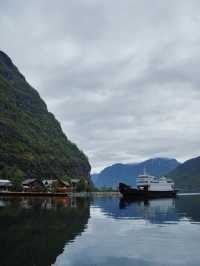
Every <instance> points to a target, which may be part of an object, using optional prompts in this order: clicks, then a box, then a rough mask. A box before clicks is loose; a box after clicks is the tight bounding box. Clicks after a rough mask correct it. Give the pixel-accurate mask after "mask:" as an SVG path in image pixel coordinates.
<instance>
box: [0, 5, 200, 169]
mask: <svg viewBox="0 0 200 266" xmlns="http://www.w3.org/2000/svg"><path fill="white" fill-rule="evenodd" d="M199 8H200V3H199V1H195V0H193V1H186V0H185V1H171V0H170V1H158V0H155V1H147V0H141V1H134V0H125V1H117V2H116V1H114V0H109V1H107V0H101V1H99V0H77V1H72V0H71V1H64V0H60V1H59V2H57V3H56V2H55V1H53V0H51V1H47V0H44V1H39V0H37V1H29V0H28V1H27V0H26V1H25V0H18V1H15V2H13V1H11V0H7V1H1V3H0V36H1V49H2V50H4V51H5V52H7V53H8V54H9V55H10V56H11V58H12V59H13V60H14V62H15V63H16V64H17V66H18V67H19V69H20V70H21V71H22V72H23V73H24V74H25V76H26V78H27V80H28V81H29V82H30V83H31V84H32V85H33V86H34V87H35V88H36V89H37V90H38V91H39V92H40V94H41V96H42V97H43V98H44V99H45V101H46V102H47V105H48V107H49V110H50V111H52V112H53V113H55V115H56V117H57V118H58V119H59V120H60V122H61V124H62V127H63V130H64V131H65V133H66V135H67V136H68V137H69V138H70V139H71V140H72V141H74V142H76V143H77V144H78V145H79V146H80V148H81V149H83V150H84V151H85V153H86V154H87V155H88V156H89V159H90V161H91V164H92V167H93V171H95V170H99V169H101V168H102V167H104V166H107V165H109V164H112V163H116V162H135V161H139V160H143V159H147V158H149V157H154V156H168V157H176V158H177V159H180V160H185V159H187V158H189V157H192V156H196V155H199V150H200V143H199V134H200V128H199V123H200V118H199V112H200V105H199V100H200V90H199V84H200V79H199V73H198V70H199V67H200V57H199V54H200V46H199V43H200V33H199V27H200V19H199Z"/></svg>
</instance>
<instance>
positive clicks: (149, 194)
mask: <svg viewBox="0 0 200 266" xmlns="http://www.w3.org/2000/svg"><path fill="white" fill-rule="evenodd" d="M119 192H120V193H121V194H122V196H123V198H125V199H153V198H173V197H176V194H177V190H172V191H148V190H139V189H136V188H131V187H130V186H128V185H126V184H123V183H120V184H119Z"/></svg>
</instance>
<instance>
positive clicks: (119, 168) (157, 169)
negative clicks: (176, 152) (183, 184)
mask: <svg viewBox="0 0 200 266" xmlns="http://www.w3.org/2000/svg"><path fill="white" fill-rule="evenodd" d="M178 165H179V162H178V161H177V160H175V159H169V158H154V159H149V160H147V161H144V162H141V163H135V164H114V165H112V166H109V167H107V168H105V169H104V170H102V171H101V172H100V173H99V174H95V175H92V181H93V182H94V184H95V186H97V187H98V188H101V187H112V188H117V186H118V184H119V182H124V183H127V184H129V185H131V186H135V184H136V177H137V176H138V175H139V174H142V173H143V172H144V170H145V171H146V172H147V173H148V174H152V175H155V176H161V175H166V174H167V173H169V172H171V171H172V170H173V169H175V168H176V167H177V166H178Z"/></svg>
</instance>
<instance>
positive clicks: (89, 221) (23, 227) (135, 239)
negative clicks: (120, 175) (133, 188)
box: [0, 195, 200, 266]
mask: <svg viewBox="0 0 200 266" xmlns="http://www.w3.org/2000/svg"><path fill="white" fill-rule="evenodd" d="M199 206H200V195H195V196H194V195H187V196H180V197H177V198H176V199H170V198H169V199H155V200H148V201H135V202H126V201H123V200H120V198H118V197H116V198H115V197H110V198H109V197H107V198H106V197H105V198H101V197H95V198H93V199H91V200H87V199H73V200H69V199H64V198H60V199H6V198H4V199H0V226H1V230H0V245H1V249H0V266H121V265H123V266H129V265H130V266H138V265H140V266H199V265H200V257H199V243H200V227H199V225H200V208H199Z"/></svg>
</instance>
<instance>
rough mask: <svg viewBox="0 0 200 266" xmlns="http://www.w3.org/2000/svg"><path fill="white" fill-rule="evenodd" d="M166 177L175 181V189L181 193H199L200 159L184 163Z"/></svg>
mask: <svg viewBox="0 0 200 266" xmlns="http://www.w3.org/2000/svg"><path fill="white" fill-rule="evenodd" d="M168 176H169V177H170V178H172V179H173V180H174V181H175V184H176V187H177V188H179V189H182V190H183V191H193V192H200V157H196V158H192V159H190V160H187V161H185V162H184V163H182V164H180V165H179V166H178V167H177V168H176V169H174V170H173V171H172V172H170V173H169V174H168Z"/></svg>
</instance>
